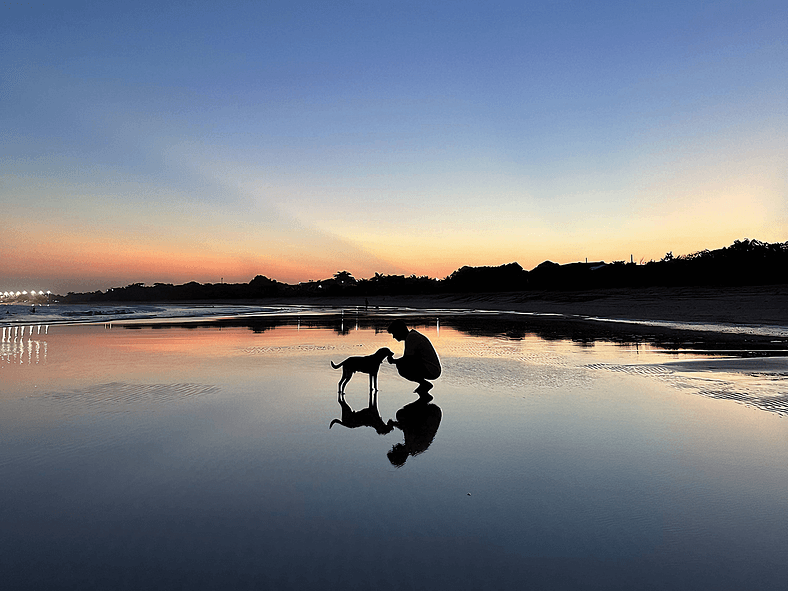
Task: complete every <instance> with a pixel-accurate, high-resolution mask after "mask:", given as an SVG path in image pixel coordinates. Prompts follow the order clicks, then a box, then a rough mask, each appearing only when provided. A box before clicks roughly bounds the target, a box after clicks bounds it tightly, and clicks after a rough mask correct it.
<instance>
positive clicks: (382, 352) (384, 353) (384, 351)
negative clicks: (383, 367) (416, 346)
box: [375, 347, 394, 361]
mask: <svg viewBox="0 0 788 591" xmlns="http://www.w3.org/2000/svg"><path fill="white" fill-rule="evenodd" d="M393 356H394V351H392V350H391V349H389V348H388V347H382V348H380V349H378V350H377V351H375V357H377V358H378V359H380V360H381V361H383V360H384V359H386V358H389V357H393Z"/></svg>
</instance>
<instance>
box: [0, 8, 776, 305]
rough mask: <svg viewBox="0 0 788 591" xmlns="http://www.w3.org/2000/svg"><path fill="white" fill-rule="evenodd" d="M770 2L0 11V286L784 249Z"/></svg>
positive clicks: (431, 270) (285, 277)
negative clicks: (758, 245) (753, 246)
mask: <svg viewBox="0 0 788 591" xmlns="http://www.w3.org/2000/svg"><path fill="white" fill-rule="evenodd" d="M787 32H788V3H786V2H785V1H784V0H781V1H773V2H772V1H768V2H761V1H758V0H754V1H749V2H741V1H736V2H706V1H704V2H697V1H694V0H682V1H678V2H650V3H644V2H641V1H631V2H630V1H627V2H619V1H592V0H583V1H565V2H561V1H555V2H548V1H526V0H520V1H518V2H494V1H490V2H463V1H458V0H452V1H449V2H433V1H429V0H421V1H419V2H400V1H394V0H391V1H375V0H358V1H336V2H332V1H316V2H299V1H297V0H289V1H287V2H278V1H259V2H233V1H223V2H202V1H199V0H197V1H192V2H185V1H173V2H169V1H166V0H157V1H156V2H148V1H146V0H143V1H136V2H113V1H107V0H103V1H101V2H97V1H92V0H91V1H84V2H70V1H57V2H55V1H49V0H43V1H37V2H2V3H1V4H0V147H1V148H2V150H1V151H0V209H1V211H2V218H1V219H2V226H3V229H2V232H0V290H4V289H37V290H39V289H44V290H46V289H49V290H52V291H54V292H57V293H66V292H67V291H88V290H96V289H102V290H103V289H106V288H108V287H114V286H121V285H126V284H129V283H133V282H145V283H150V284H152V283H153V282H170V283H184V282H187V281H192V280H194V281H199V282H218V281H220V280H221V279H223V280H224V281H225V282H248V281H249V280H251V279H252V278H253V277H254V276H255V275H258V274H262V275H266V276H268V277H271V278H273V279H278V280H280V281H286V282H291V283H292V282H297V281H302V280H308V279H322V278H326V277H330V276H331V275H333V274H334V273H335V272H337V271H340V270H347V271H350V272H351V273H352V274H353V275H354V276H356V277H358V278H361V277H370V276H372V275H373V274H374V273H375V272H379V273H397V274H406V275H410V274H412V273H415V274H417V275H429V276H432V277H444V276H446V275H448V274H449V273H451V272H452V271H454V270H455V269H457V268H459V267H461V266H463V265H500V264H504V263H509V262H512V261H517V262H519V263H520V264H521V265H522V266H523V267H524V268H526V269H532V268H533V267H534V266H536V265H537V264H539V263H540V262H542V261H544V260H546V259H549V260H552V261H555V262H558V263H568V262H574V261H579V260H584V259H585V258H586V257H588V259H589V260H606V261H612V260H622V259H626V260H629V257H630V255H633V256H634V258H635V260H636V261H639V260H641V259H643V260H645V261H648V260H649V259H659V258H662V256H664V255H665V253H666V252H667V251H672V252H673V253H674V254H684V253H690V252H694V251H697V250H701V249H703V248H720V247H723V246H727V245H729V244H730V243H732V242H733V240H735V239H744V238H756V239H759V240H763V241H768V242H783V241H786V240H788V190H787V187H788V182H787V180H788V166H787V165H786V163H788V33H787Z"/></svg>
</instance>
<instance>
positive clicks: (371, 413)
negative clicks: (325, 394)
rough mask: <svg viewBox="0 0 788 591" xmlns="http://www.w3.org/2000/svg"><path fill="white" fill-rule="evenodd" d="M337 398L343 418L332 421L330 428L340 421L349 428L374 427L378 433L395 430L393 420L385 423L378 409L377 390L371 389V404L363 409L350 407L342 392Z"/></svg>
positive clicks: (382, 433)
mask: <svg viewBox="0 0 788 591" xmlns="http://www.w3.org/2000/svg"><path fill="white" fill-rule="evenodd" d="M337 399H338V400H339V406H340V408H341V409H342V418H341V419H334V420H333V421H331V424H330V425H329V426H328V428H329V429H330V428H331V427H333V426H334V423H339V424H340V425H343V426H344V427H347V428H348V429H355V428H356V427H372V428H373V429H375V431H377V432H378V435H385V434H386V433H391V432H392V431H393V430H394V425H393V424H392V421H389V422H388V424H387V423H384V422H383V419H382V418H381V417H380V411H379V410H378V395H377V393H376V392H375V391H370V393H369V404H368V405H367V408H362V409H361V410H353V409H352V408H350V405H349V404H348V403H347V402H345V395H344V394H343V393H342V392H340V393H339V396H338V397H337Z"/></svg>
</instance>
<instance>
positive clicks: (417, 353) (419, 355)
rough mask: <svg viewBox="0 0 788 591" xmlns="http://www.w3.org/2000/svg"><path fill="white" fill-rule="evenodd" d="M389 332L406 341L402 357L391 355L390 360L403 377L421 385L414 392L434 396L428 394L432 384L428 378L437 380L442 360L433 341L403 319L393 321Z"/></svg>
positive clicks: (397, 338)
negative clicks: (396, 357) (412, 328)
mask: <svg viewBox="0 0 788 591" xmlns="http://www.w3.org/2000/svg"><path fill="white" fill-rule="evenodd" d="M388 332H389V333H391V336H393V337H394V338H395V339H396V340H397V341H405V351H404V352H403V354H402V357H400V358H399V359H394V358H393V357H389V358H388V362H389V363H393V364H394V365H396V366H397V371H398V372H399V375H401V376H402V377H403V378H405V379H406V380H410V381H411V382H416V383H417V384H418V385H419V386H418V387H417V388H416V389H415V390H414V392H416V393H417V394H418V395H419V396H421V397H424V398H432V397H431V396H430V395H429V394H428V392H429V391H430V390H431V389H432V384H431V383H430V382H428V381H427V380H436V379H438V377H440V375H441V362H440V359H439V358H438V354H437V353H436V352H435V348H434V347H433V346H432V343H431V342H430V340H429V339H428V338H427V337H425V336H424V335H423V334H421V333H420V332H418V331H417V330H409V329H408V326H407V325H406V324H405V323H404V322H403V321H402V320H395V321H394V322H392V323H391V324H390V325H389V328H388Z"/></svg>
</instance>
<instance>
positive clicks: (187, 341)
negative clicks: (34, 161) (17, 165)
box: [0, 314, 788, 589]
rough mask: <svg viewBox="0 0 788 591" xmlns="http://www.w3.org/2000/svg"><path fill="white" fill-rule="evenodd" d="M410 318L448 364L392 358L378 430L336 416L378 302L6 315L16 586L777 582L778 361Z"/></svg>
mask: <svg viewBox="0 0 788 591" xmlns="http://www.w3.org/2000/svg"><path fill="white" fill-rule="evenodd" d="M409 322H415V323H416V324H418V325H419V330H420V331H422V332H424V333H425V334H427V335H428V336H429V337H430V339H431V340H432V341H433V343H434V344H435V346H436V349H437V350H438V352H439V354H440V355H441V358H442V361H443V365H444V374H443V376H442V377H441V378H440V379H439V380H437V381H436V384H435V388H434V390H433V393H434V395H435V398H434V400H433V401H432V402H431V403H429V404H427V403H416V404H414V403H415V402H416V396H415V395H414V394H413V393H412V389H413V388H412V384H409V383H408V382H405V381H404V380H402V379H401V378H399V376H397V375H396V373H395V371H394V370H393V368H392V367H390V366H388V365H387V364H385V363H384V364H383V366H382V368H381V373H380V377H379V380H380V384H379V387H380V391H379V394H378V401H377V402H378V410H379V415H380V419H381V423H382V424H383V425H386V423H387V422H388V420H389V419H393V420H397V421H398V422H399V424H400V426H399V427H392V428H391V429H390V430H389V432H386V433H383V434H378V433H377V432H376V430H375V429H374V428H370V427H365V426H360V427H357V428H347V427H345V426H343V425H341V424H337V423H334V424H333V426H331V428H329V425H331V423H332V421H333V420H334V419H337V418H341V412H342V409H341V408H340V405H339V404H338V400H337V394H336V384H337V381H338V380H339V373H340V372H338V371H334V370H332V369H331V368H330V366H329V361H330V360H333V361H335V362H336V361H340V360H341V359H343V358H345V357H347V356H349V355H366V354H370V353H372V352H373V351H375V350H376V349H377V348H378V347H382V346H388V347H390V348H392V349H393V350H394V351H395V352H396V353H397V355H399V354H400V353H401V345H400V344H398V343H396V342H395V341H394V340H393V339H391V337H390V336H389V335H388V334H387V333H386V332H385V326H386V324H387V323H388V319H386V318H383V317H381V318H379V319H375V318H372V319H370V320H368V321H366V322H359V321H358V319H354V318H353V317H352V316H349V317H345V316H344V315H342V316H339V317H336V316H334V317H328V316H326V317H322V316H320V315H319V314H318V315H311V316H310V317H309V318H307V317H304V318H300V317H296V318H290V319H288V320H286V321H282V322H272V321H270V319H266V320H264V321H254V322H248V323H247V324H246V325H243V324H242V325H232V324H230V325H228V324H226V323H225V324H222V323H212V322H205V323H200V324H198V323H192V324H189V325H174V326H173V325H166V324H149V325H140V324H127V325H119V324H111V325H110V324H106V325H101V324H98V325H49V326H48V325H43V326H42V327H41V328H40V329H39V327H38V326H31V327H26V328H25V329H24V331H23V334H21V335H20V334H19V330H17V331H16V332H15V333H9V332H4V333H3V340H2V343H0V345H1V346H2V349H0V384H1V385H0V473H1V474H2V479H0V520H2V521H1V522H2V523H3V527H2V528H1V529H0V572H2V573H3V575H4V578H5V580H6V581H7V582H8V584H10V586H9V587H7V588H20V589H23V588H30V589H32V588H47V589H57V588H81V589H86V588H118V589H123V588H126V589H139V588H157V587H158V588H171V587H178V588H190V589H193V588H237V589H244V588H249V589H259V588H276V589H312V588H314V589H317V588H320V589H326V588H329V589H333V588H342V589H348V588H350V589H369V588H376V589H377V588H380V589H435V588H457V589H500V588H506V589H509V588H518V589H520V588H523V587H529V586H531V587H535V588H546V589H578V588H621V589H624V588H627V589H631V588H647V589H648V588H714V589H741V588H760V589H778V588H782V587H783V585H784V581H785V579H786V575H788V566H786V564H785V561H784V557H785V555H786V552H787V551H788V536H787V535H786V533H785V532H786V531H788V496H787V495H786V494H785V490H787V489H788V422H786V419H785V418H783V416H784V414H786V408H787V407H786V399H787V398H788V363H786V360H785V358H780V357H767V358H739V357H733V356H728V357H726V358H721V357H720V356H719V355H717V356H709V355H707V354H702V353H699V352H693V351H691V350H683V351H681V352H676V351H671V352H666V351H665V350H662V349H660V348H659V347H656V346H653V345H649V344H643V343H636V342H627V343H609V342H604V341H594V342H588V341H583V342H573V341H571V340H567V339H564V338H550V339H549V338H545V337H543V336H538V335H537V334H535V333H533V332H530V331H529V328H528V327H527V326H523V325H521V324H516V323H515V324H511V325H506V324H503V325H499V324H495V325H493V323H492V322H491V321H484V322H483V326H481V327H480V326H479V325H478V324H476V325H474V326H473V329H469V328H467V326H465V325H463V324H461V323H459V324H456V325H452V322H451V321H450V320H449V319H445V318H442V319H438V318H437V317H436V318H432V319H430V318H428V317H419V319H414V320H412V321H410V320H409ZM345 400H346V402H347V404H348V405H349V407H351V408H352V409H353V410H356V411H358V410H361V409H364V408H365V407H367V405H368V403H369V400H368V384H367V381H366V376H363V375H356V376H355V377H354V378H353V379H352V380H351V382H350V383H349V385H348V387H347V390H346V396H345ZM346 411H347V409H346ZM381 423H378V425H379V426H380V424H381ZM381 430H382V431H386V429H381Z"/></svg>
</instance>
